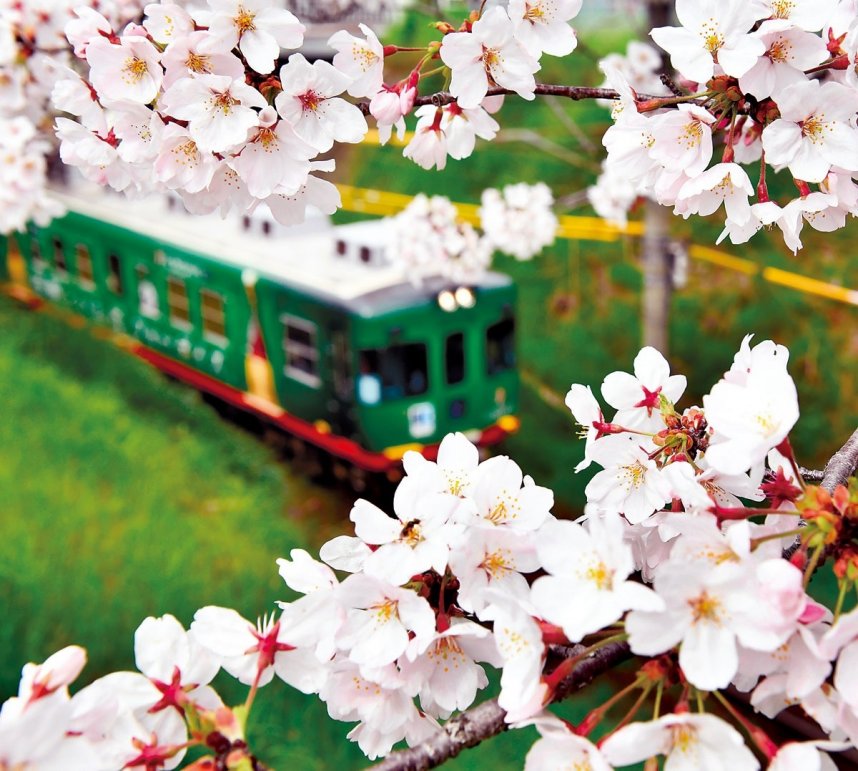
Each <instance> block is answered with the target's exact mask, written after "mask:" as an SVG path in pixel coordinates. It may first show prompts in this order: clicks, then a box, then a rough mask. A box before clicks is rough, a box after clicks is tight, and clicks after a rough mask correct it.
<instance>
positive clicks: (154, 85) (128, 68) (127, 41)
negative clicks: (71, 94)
mask: <svg viewBox="0 0 858 771" xmlns="http://www.w3.org/2000/svg"><path fill="white" fill-rule="evenodd" d="M86 58H87V61H88V62H89V65H90V68H91V69H90V74H89V77H90V80H91V82H92V86H93V88H94V89H95V90H96V91H97V92H98V94H99V96H100V97H101V98H102V99H120V100H121V99H127V100H129V101H132V102H138V103H139V104H149V103H150V102H152V101H153V100H154V99H155V97H156V96H157V95H158V92H159V90H160V88H161V81H162V80H163V77H164V70H163V69H162V68H161V65H160V63H159V61H158V60H159V58H160V57H159V55H158V50H157V49H156V48H155V46H153V45H152V43H150V42H149V41H148V40H146V39H145V38H141V37H126V38H123V39H122V40H121V41H120V43H119V45H114V44H112V43H110V42H108V41H107V40H105V39H104V38H101V39H100V40H93V41H92V42H91V43H90V44H89V46H87V49H86Z"/></svg>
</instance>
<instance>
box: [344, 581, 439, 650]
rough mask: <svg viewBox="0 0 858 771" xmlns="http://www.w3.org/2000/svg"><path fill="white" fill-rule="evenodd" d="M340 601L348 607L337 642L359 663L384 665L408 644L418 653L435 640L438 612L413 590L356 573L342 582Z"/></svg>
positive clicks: (406, 647) (407, 646)
mask: <svg viewBox="0 0 858 771" xmlns="http://www.w3.org/2000/svg"><path fill="white" fill-rule="evenodd" d="M338 600H339V601H340V602H341V603H342V604H343V606H344V607H346V608H348V609H349V610H348V615H347V618H346V622H345V624H344V626H343V627H342V629H341V630H340V632H339V635H338V638H337V645H338V646H339V647H340V649H341V650H344V651H347V652H348V657H349V659H351V660H352V661H354V662H355V663H356V664H361V665H364V666H368V667H383V666H385V665H386V664H390V663H392V662H394V661H396V659H398V658H399V657H400V656H402V655H403V654H404V653H405V651H406V649H408V648H409V647H410V649H411V650H412V651H416V652H418V653H419V652H422V651H424V650H425V649H426V647H427V646H428V645H429V644H430V643H431V641H432V638H433V636H434V632H435V614H434V613H433V612H432V609H431V607H430V606H429V603H428V602H426V600H424V599H423V598H422V597H419V596H418V595H417V594H416V593H415V592H413V591H411V590H410V589H400V588H399V587H398V586H394V585H393V584H388V583H386V582H385V581H381V580H380V579H378V578H373V577H372V576H367V575H363V574H361V573H357V574H355V575H351V576H349V577H348V578H347V579H346V580H345V581H343V583H342V584H340V587H339V589H338ZM409 632H413V637H410V636H409Z"/></svg>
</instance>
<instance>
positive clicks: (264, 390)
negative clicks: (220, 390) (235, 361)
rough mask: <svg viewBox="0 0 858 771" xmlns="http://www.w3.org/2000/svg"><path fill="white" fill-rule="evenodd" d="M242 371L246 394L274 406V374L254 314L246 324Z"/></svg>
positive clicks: (275, 400) (275, 401)
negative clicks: (243, 370) (245, 352)
mask: <svg viewBox="0 0 858 771" xmlns="http://www.w3.org/2000/svg"><path fill="white" fill-rule="evenodd" d="M244 369H245V376H246V378H247V390H248V393H250V394H252V395H253V396H258V397H259V398H260V399H265V400H266V401H269V402H272V403H273V404H276V403H277V394H276V392H275V390H274V373H273V372H272V370H271V362H269V361H268V353H267V351H266V350H265V341H264V340H263V339H262V332H261V330H260V328H259V322H258V321H257V320H256V317H255V314H254V315H253V316H251V318H250V321H249V323H248V330H247V356H246V358H245V360H244Z"/></svg>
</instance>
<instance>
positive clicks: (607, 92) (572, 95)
mask: <svg viewBox="0 0 858 771" xmlns="http://www.w3.org/2000/svg"><path fill="white" fill-rule="evenodd" d="M514 93H516V92H515V91H512V90H511V89H509V88H499V87H495V88H490V89H489V90H488V91H487V92H486V96H501V95H504V96H508V95H510V94H514ZM534 93H535V94H538V95H539V96H562V97H564V98H566V99H571V100H572V101H574V102H578V101H580V100H582V99H619V98H620V94H619V93H618V92H617V91H615V90H614V89H613V88H590V87H589V86H559V85H553V84H551V83H537V84H536V89H535V91H534ZM636 96H637V100H638V101H639V102H652V101H653V100H662V101H665V102H667V104H666V105H665V106H669V104H670V103H671V99H681V100H682V101H683V102H689V103H691V104H697V103H699V102H700V100H699V99H697V100H695V99H688V98H687V97H684V96H683V97H665V96H663V95H662V96H654V95H652V94H637V95H636ZM455 101H456V97H455V96H453V95H452V94H451V93H450V92H449V91H438V92H437V93H434V94H427V95H426V96H418V97H417V99H415V100H414V106H415V107H423V106H424V105H427V104H432V105H435V107H443V106H444V105H447V104H450V103H451V102H455ZM357 106H358V107H359V108H360V109H361V112H363V114H364V115H369V103H368V102H358V103H357ZM652 109H655V107H653V108H652Z"/></svg>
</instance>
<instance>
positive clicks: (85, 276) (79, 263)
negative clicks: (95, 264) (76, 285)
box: [74, 244, 95, 289]
mask: <svg viewBox="0 0 858 771" xmlns="http://www.w3.org/2000/svg"><path fill="white" fill-rule="evenodd" d="M74 258H75V265H76V269H77V277H78V278H79V279H80V283H81V284H82V285H83V286H85V287H86V288H88V289H92V288H93V287H94V286H95V281H94V280H93V275H92V255H90V253H89V249H88V248H87V247H86V245H84V244H78V245H77V246H76V247H75V250H74Z"/></svg>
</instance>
